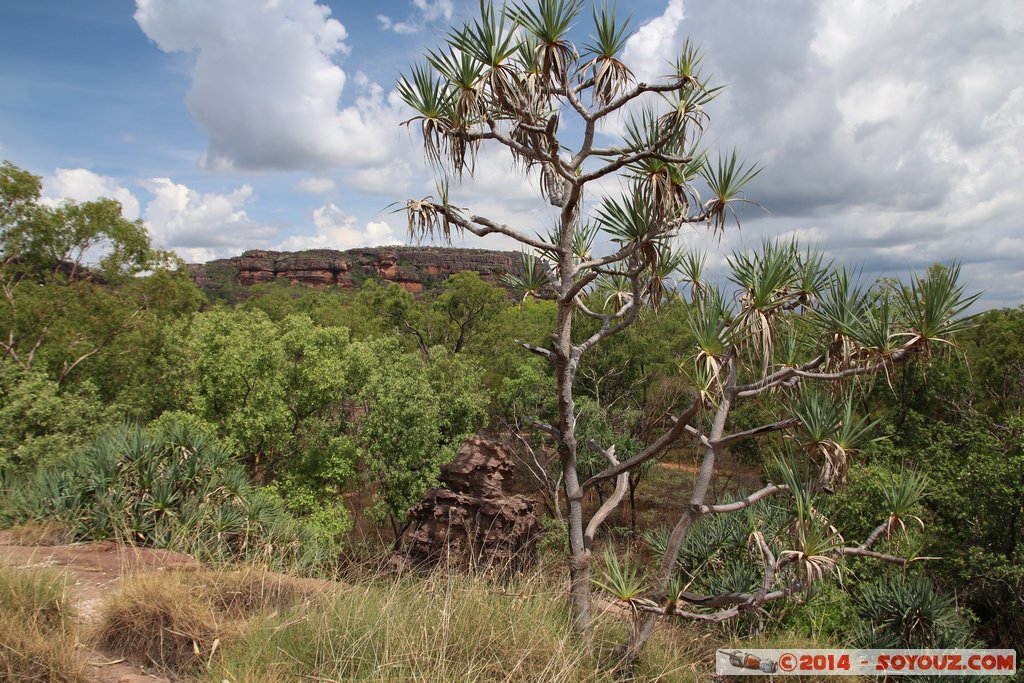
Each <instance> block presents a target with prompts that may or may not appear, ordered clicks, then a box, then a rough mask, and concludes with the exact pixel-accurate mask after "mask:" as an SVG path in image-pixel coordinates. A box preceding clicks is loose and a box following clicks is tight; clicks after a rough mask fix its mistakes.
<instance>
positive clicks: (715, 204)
mask: <svg viewBox="0 0 1024 683" xmlns="http://www.w3.org/2000/svg"><path fill="white" fill-rule="evenodd" d="M760 172H761V167H760V166H757V165H753V166H749V165H746V164H743V163H742V162H740V161H739V160H738V158H737V154H736V150H733V151H732V153H731V154H729V155H719V156H718V160H717V161H716V163H715V164H714V165H712V164H711V163H710V162H709V163H707V164H706V165H705V166H704V168H703V169H702V170H701V176H702V177H703V178H704V181H705V182H706V183H707V184H708V188H710V190H711V197H710V198H709V199H708V200H707V201H706V202H705V203H704V211H705V213H706V214H707V216H708V223H709V224H710V225H711V227H712V229H714V230H715V231H718V232H722V231H724V230H725V225H726V223H727V222H728V219H729V216H730V215H732V217H733V218H734V220H736V222H737V224H739V218H738V217H737V214H736V208H735V204H736V203H737V202H747V203H751V204H753V203H755V202H752V201H751V200H749V199H747V198H746V197H744V196H743V188H744V187H745V186H746V185H747V183H749V182H750V181H751V180H753V179H754V178H755V177H756V176H757V174H758V173H760Z"/></svg>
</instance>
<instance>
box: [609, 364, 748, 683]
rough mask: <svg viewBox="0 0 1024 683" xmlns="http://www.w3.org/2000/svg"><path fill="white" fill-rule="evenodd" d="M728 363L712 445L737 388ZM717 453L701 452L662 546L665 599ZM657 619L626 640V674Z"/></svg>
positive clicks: (659, 584)
mask: <svg viewBox="0 0 1024 683" xmlns="http://www.w3.org/2000/svg"><path fill="white" fill-rule="evenodd" d="M727 362H728V373H729V374H728V380H727V382H726V386H725V390H724V391H723V392H722V399H721V401H720V402H719V404H718V411H717V412H716V413H715V419H714V421H713V422H712V425H711V433H710V434H709V438H710V440H711V441H715V440H717V439H720V438H722V432H723V430H724V429H725V421H726V419H727V418H728V417H729V411H730V409H731V408H732V400H733V394H732V388H733V386H734V385H735V384H736V359H735V358H733V357H730V358H729V360H728V361H727ZM717 455H718V454H717V452H716V450H715V449H714V448H705V449H704V458H703V460H702V461H701V466H700V471H699V472H698V473H697V478H696V479H695V480H694V483H693V493H692V495H691V496H690V501H689V506H688V507H687V509H686V511H685V512H683V514H682V515H680V516H679V521H678V522H676V525H675V526H674V527H673V528H672V533H671V534H670V535H669V538H668V543H667V544H666V545H665V557H663V558H662V559H661V569H660V571H659V572H658V578H657V580H656V581H655V584H654V588H655V590H656V591H657V592H658V594H659V595H661V596H664V595H665V591H666V590H667V589H668V584H669V581H671V579H672V572H673V570H674V569H675V565H676V558H677V557H678V556H679V548H680V547H682V545H683V541H685V540H686V536H687V535H688V534H689V533H690V529H691V528H692V527H693V525H694V524H695V523H696V522H697V521H699V520H700V518H701V516H702V514H703V513H702V512H701V506H702V505H703V504H704V499H705V498H706V497H707V495H708V489H709V488H710V486H711V479H712V477H713V476H714V473H715V458H716V456H717ZM657 621H658V615H656V614H652V613H646V614H645V615H644V617H643V621H642V622H641V624H640V626H639V627H638V628H636V629H635V630H634V631H633V632H632V633H631V634H630V637H629V640H628V641H627V643H626V645H625V647H624V648H623V657H622V663H621V664H620V665H619V668H620V669H622V670H626V671H628V670H629V669H631V668H632V667H633V665H634V664H635V663H636V660H637V658H638V657H639V656H640V651H641V650H642V649H643V647H644V644H645V643H647V639H648V638H650V637H651V634H652V633H654V627H655V625H656V624H657Z"/></svg>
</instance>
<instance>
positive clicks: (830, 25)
mask: <svg viewBox="0 0 1024 683" xmlns="http://www.w3.org/2000/svg"><path fill="white" fill-rule="evenodd" d="M619 5H620V6H621V7H627V6H628V7H629V12H630V13H631V14H632V17H633V22H632V26H633V28H634V30H635V31H636V33H635V34H634V36H633V38H631V40H630V42H629V44H628V46H627V48H626V53H625V57H626V58H628V59H627V63H629V64H630V65H631V66H632V67H633V68H634V71H636V72H637V74H638V75H644V76H647V77H652V76H656V75H658V74H659V73H660V70H661V69H662V68H663V66H664V64H665V62H666V61H667V60H668V59H670V58H671V57H672V56H673V54H674V53H675V52H677V51H678V49H679V45H680V44H681V43H682V41H683V39H684V38H686V37H693V38H694V39H696V40H697V41H698V42H700V43H702V44H703V46H704V48H705V50H706V52H707V68H708V70H709V71H711V72H712V73H714V74H715V75H716V76H717V80H718V81H719V82H722V83H727V84H728V85H729V88H728V89H727V91H726V93H725V94H724V95H723V96H722V97H720V98H719V99H718V100H717V101H716V102H715V103H713V105H712V106H711V108H710V113H711V116H712V120H713V124H712V126H713V133H712V135H711V136H710V139H712V140H714V141H717V143H719V144H720V145H721V146H722V147H725V148H726V149H730V148H731V147H732V146H733V145H735V146H736V147H738V148H739V149H740V150H741V153H742V154H743V156H744V157H746V158H748V159H751V160H756V161H759V162H761V163H762V164H763V165H764V171H763V172H762V174H761V175H760V176H759V177H758V178H757V179H756V181H755V183H754V184H753V185H751V186H750V188H749V195H750V196H751V198H753V199H756V200H757V201H758V202H759V203H760V204H762V205H763V206H764V207H765V208H766V209H767V211H765V212H762V211H760V210H757V211H750V210H748V211H746V212H745V213H744V215H743V219H744V223H743V229H742V231H735V230H733V231H731V232H730V233H728V234H727V235H726V236H725V238H724V239H723V240H722V242H721V244H719V243H716V242H714V241H713V240H709V239H708V237H707V235H704V234H690V235H687V236H686V237H685V239H686V240H687V241H688V242H691V243H693V245H694V246H696V247H700V248H708V249H710V250H711V251H712V258H711V260H710V262H711V263H712V264H713V265H718V266H720V265H721V263H722V260H723V258H724V255H725V254H726V253H728V252H729V251H730V250H732V249H737V248H743V247H745V246H748V245H754V244H756V243H757V242H758V241H759V240H760V238H761V236H762V235H786V236H797V237H799V238H801V239H803V240H805V241H812V242H817V243H819V244H821V245H822V246H823V247H825V248H826V249H827V250H828V251H829V253H830V254H831V255H832V256H833V257H835V258H836V259H837V260H839V261H841V262H844V263H849V264H859V265H861V266H862V267H863V268H864V270H865V272H866V273H867V274H868V275H869V276H874V275H879V274H897V273H900V272H906V271H908V270H911V269H918V270H920V269H923V268H925V267H927V266H928V265H929V264H931V263H934V262H936V261H944V260H949V259H953V258H958V259H961V260H962V261H963V262H964V267H965V272H966V273H967V275H968V277H969V278H970V282H971V284H972V286H973V287H975V288H977V289H984V290H985V292H986V294H985V299H984V301H985V304H986V305H988V306H997V305H1017V304H1019V303H1020V302H1021V301H1022V300H1024V229H1022V219H1021V216H1024V197H1022V193H1021V189H1020V188H1021V187H1022V186H1024V164H1022V160H1024V113H1022V112H1024V76H1022V74H1024V48H1022V47H1021V45H1022V44H1024V40H1021V36H1024V5H1022V4H1021V3H1020V2H1018V1H1016V0H1005V1H1000V0H984V1H981V2H977V1H972V2H968V1H967V0H941V1H939V0H919V1H918V2H913V1H912V0H821V1H817V0H815V1H813V2H812V1H811V0H787V1H786V2H782V1H781V0H774V1H764V0H736V1H734V2H719V1H715V0H700V1H698V0H642V1H638V2H631V3H624V2H620V3H619ZM474 7H475V3H472V2H465V1H464V0H385V1H383V2H378V3H376V4H373V5H372V6H371V5H370V4H369V3H357V2H353V1H351V0H334V1H333V2H326V1H324V0H319V2H317V1H316V0H138V1H137V2H132V1H130V0H90V1H89V2H85V1H84V0H4V2H3V3H2V4H0V92H2V93H3V96H2V97H0V158H4V159H9V160H10V161H12V162H13V163H15V164H17V165H19V166H21V167H24V168H27V169H29V170H31V171H32V172H34V173H36V174H38V175H41V176H43V177H44V179H45V193H46V195H47V198H48V201H53V202H57V201H60V200H62V199H64V198H71V199H75V200H78V201H83V200H88V199H93V198H96V197H98V196H112V197H114V198H116V199H118V200H119V201H121V202H122V206H123V207H124V211H125V213H126V215H128V216H129V217H131V218H136V217H138V218H142V219H143V220H144V221H145V222H146V224H147V226H149V228H150V231H151V233H152V235H153V238H154V241H156V242H157V243H158V244H160V245H161V246H168V247H171V248H173V249H175V250H176V251H178V252H179V253H180V254H181V255H182V256H183V257H185V258H186V259H187V260H206V259H210V258H214V257H221V256H229V255H233V254H237V253H239V252H240V251H242V250H243V249H247V248H283V249H296V248H303V247H314V246H324V247H335V248H342V249H343V248H350V247H355V246H363V245H374V244H379V243H386V242H395V241H404V239H405V236H404V225H403V219H402V218H401V217H400V216H398V215H394V214H389V213H387V212H385V211H382V210H383V209H385V207H387V206H388V205H389V204H390V203H391V202H395V201H401V200H404V199H406V198H408V197H420V196H423V195H426V194H429V193H430V192H431V189H432V182H431V181H430V178H429V174H428V173H427V172H426V170H425V169H424V166H423V163H422V160H421V158H420V154H419V151H418V141H417V140H416V138H415V136H412V135H410V133H409V132H408V131H407V130H406V129H403V128H400V127H399V125H398V124H399V122H400V121H402V120H404V119H406V118H408V117H409V116H410V115H411V114H410V113H409V112H408V110H406V109H405V107H404V105H402V104H401V103H400V102H399V101H398V99H397V97H396V96H395V94H394V92H393V88H394V83H395V79H396V78H397V76H398V74H399V72H400V71H401V70H402V69H404V68H406V66H407V65H408V64H409V63H410V62H411V61H413V60H415V59H416V58H417V57H418V56H419V55H420V54H421V53H422V52H423V51H424V50H425V49H427V48H429V47H432V46H433V45H435V44H436V43H437V42H438V41H439V40H440V39H441V38H442V37H443V33H444V31H445V28H446V26H448V25H449V24H450V23H451V22H453V21H458V20H459V19H460V18H465V17H468V16H469V15H470V14H471V13H472V10H473V9H474ZM587 21H588V14H584V15H583V16H582V17H581V26H580V27H579V30H578V32H579V36H580V38H581V39H585V38H586V36H587V34H588V33H589V30H588V27H587V26H586V23H587ZM608 132H609V133H614V129H611V130H609V131H608ZM481 159H482V162H483V163H482V164H481V165H480V166H479V169H480V172H479V173H478V177H477V179H476V181H475V182H473V183H471V184H469V185H467V186H466V187H463V188H460V189H458V190H457V191H456V194H455V196H454V200H455V203H457V204H459V205H461V206H472V207H473V208H474V210H476V211H477V212H479V213H482V214H486V215H492V216H493V217H495V218H497V219H500V220H503V221H507V222H510V223H515V224H517V225H519V226H521V227H524V228H525V229H527V230H530V229H533V228H536V227H543V223H544V221H545V213H544V211H545V209H544V206H543V202H542V201H540V199H539V194H538V193H537V191H536V190H535V189H534V188H532V187H531V185H530V183H529V182H528V181H526V180H524V179H521V178H517V177H515V176H514V175H513V174H511V173H510V170H509V167H508V162H507V159H505V158H504V157H502V156H501V155H500V154H491V153H490V152H488V151H486V150H485V152H484V153H483V156H482V157H481ZM612 189H613V188H612ZM467 244H468V245H471V246H490V247H495V248H514V245H511V244H509V243H508V242H502V241H501V240H500V239H494V240H490V239H489V240H488V241H487V242H485V243H481V242H480V241H478V240H476V239H475V238H473V239H472V240H471V241H470V242H467Z"/></svg>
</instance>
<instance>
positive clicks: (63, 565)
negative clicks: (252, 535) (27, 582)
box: [0, 532, 199, 683]
mask: <svg viewBox="0 0 1024 683" xmlns="http://www.w3.org/2000/svg"><path fill="white" fill-rule="evenodd" d="M0 565H6V566H12V567H18V568H21V569H24V570H26V571H31V570H32V569H33V568H37V567H49V568H53V569H57V570H59V571H63V572H65V573H66V575H67V577H68V579H69V581H68V585H69V586H71V587H72V590H73V591H74V599H75V604H76V607H77V612H78V619H79V621H80V623H81V625H82V631H83V633H85V634H88V632H89V631H90V630H91V629H92V628H94V627H95V626H96V623H97V620H98V618H99V608H100V606H101V605H102V603H103V600H104V599H105V598H106V597H107V596H108V595H110V593H111V592H113V591H114V590H115V589H116V588H117V585H118V583H120V581H121V580H122V579H123V578H124V577H125V576H128V575H131V574H135V573H138V572H153V571H157V572H159V571H165V570H167V569H181V568H185V567H198V566H199V564H198V563H197V562H196V561H195V560H193V559H192V558H191V557H189V556H188V555H184V554H182V553H176V552H171V551H167V550H153V549H149V548H127V547H123V546H118V545H117V544H115V543H111V542H100V543H83V544H75V545H59V546H22V545H10V537H9V535H8V534H7V533H6V532H0ZM81 657H82V660H83V661H84V662H86V664H87V665H88V666H89V671H90V674H91V676H93V678H94V680H95V681H96V683H157V682H160V683H168V680H169V679H167V678H166V677H163V676H160V675H157V674H154V673H150V672H148V671H146V670H145V668H142V667H138V666H132V665H130V664H128V663H126V662H124V661H121V660H120V659H119V658H117V657H112V656H110V655H108V654H106V653H104V652H100V651H97V650H94V649H92V648H90V647H88V646H87V645H84V644H83V645H82V647H81Z"/></svg>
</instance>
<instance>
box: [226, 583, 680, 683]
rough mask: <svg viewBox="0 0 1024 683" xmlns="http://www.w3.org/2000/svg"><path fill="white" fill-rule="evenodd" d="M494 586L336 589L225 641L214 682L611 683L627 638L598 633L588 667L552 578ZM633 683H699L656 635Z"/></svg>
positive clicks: (617, 631)
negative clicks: (597, 653)
mask: <svg viewBox="0 0 1024 683" xmlns="http://www.w3.org/2000/svg"><path fill="white" fill-rule="evenodd" d="M553 578H554V577H546V576H543V575H540V574H536V575H534V576H532V577H529V578H527V579H522V580H519V581H517V582H516V583H514V584H511V585H506V586H504V587H500V586H498V585H496V584H494V583H492V582H489V581H487V580H486V579H484V578H478V577H470V576H466V575H460V574H440V573H438V574H434V575H432V576H430V577H427V578H413V577H406V578H401V579H397V580H396V579H385V578H378V579H376V580H371V581H365V582H360V583H359V584H357V585H343V586H339V587H338V588H337V589H336V590H335V591H333V592H332V593H331V594H330V595H329V596H325V600H324V601H322V602H320V603H317V604H315V605H313V606H311V607H308V608H306V609H303V610H289V611H286V612H284V613H281V614H279V615H275V616H273V617H267V618H263V619H260V620H257V621H256V622H254V623H253V624H252V627H251V628H250V629H248V631H247V633H246V634H245V635H244V636H243V637H242V638H241V639H239V640H237V641H235V642H233V643H231V644H228V645H227V646H226V647H225V648H224V650H223V652H222V653H221V655H222V656H221V657H220V658H219V661H218V663H217V664H215V665H214V667H213V668H212V670H211V671H210V678H209V680H211V681H217V682H219V681H222V680H227V681H232V682H235V681H238V682H241V681H256V680H258V681H265V682H267V683H273V682H275V681H281V682H284V681H295V680H360V681H394V680H423V681H606V680H607V681H610V680H612V679H611V676H610V674H609V673H608V672H609V671H610V669H611V664H612V663H613V657H612V655H611V652H612V650H613V648H614V647H615V646H616V645H618V644H619V643H621V642H622V638H623V636H624V630H623V629H622V628H621V627H619V626H617V625H614V624H613V622H612V620H611V618H610V617H609V618H608V621H607V622H606V623H604V624H603V625H602V628H601V629H599V641H600V642H599V649H600V650H601V652H602V653H603V654H604V656H602V657H601V658H600V661H597V662H595V661H594V659H593V658H591V657H590V656H589V655H588V654H586V653H585V652H584V651H583V650H582V649H581V648H580V647H579V646H578V644H577V643H576V641H575V639H574V638H573V636H572V634H571V631H570V628H569V619H568V616H567V614H566V610H565V600H564V590H563V586H562V582H561V581H560V580H552V579H553ZM654 647H655V648H657V654H656V655H655V656H653V657H650V658H645V661H644V663H643V664H642V666H641V668H640V669H639V670H638V671H637V677H638V680H699V678H698V677H696V676H694V675H693V674H692V672H693V671H694V668H693V667H691V666H690V664H692V663H693V657H692V656H691V653H686V652H684V651H683V649H682V648H681V647H679V646H678V645H677V644H676V643H674V642H672V641H669V640H666V639H663V638H659V639H658V641H657V643H656V644H655V645H654Z"/></svg>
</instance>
